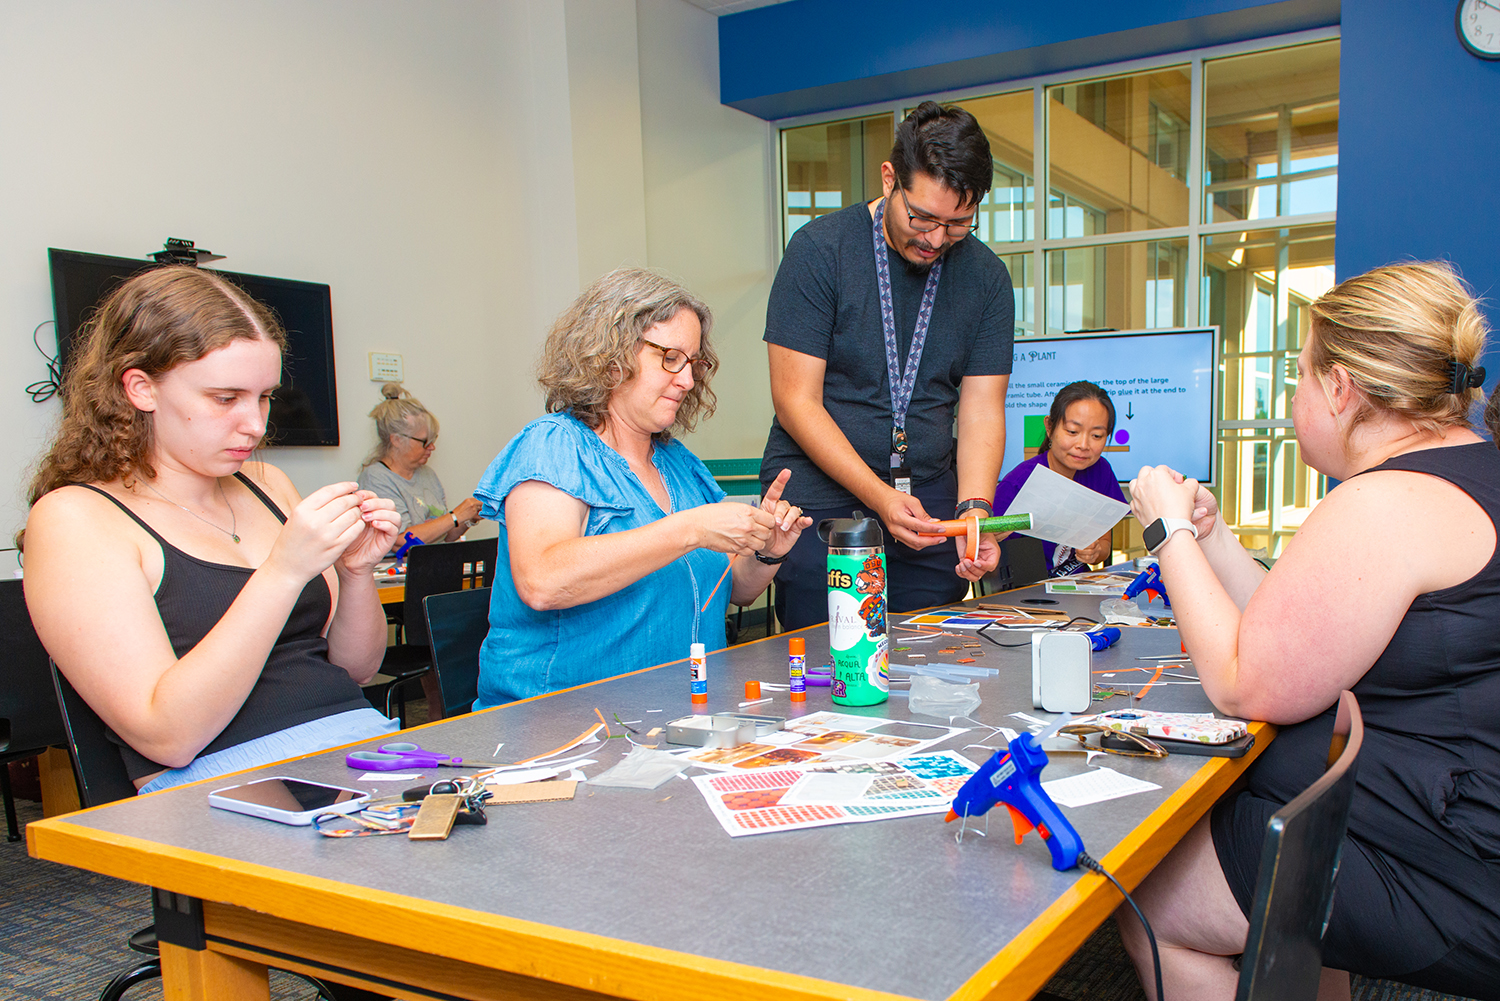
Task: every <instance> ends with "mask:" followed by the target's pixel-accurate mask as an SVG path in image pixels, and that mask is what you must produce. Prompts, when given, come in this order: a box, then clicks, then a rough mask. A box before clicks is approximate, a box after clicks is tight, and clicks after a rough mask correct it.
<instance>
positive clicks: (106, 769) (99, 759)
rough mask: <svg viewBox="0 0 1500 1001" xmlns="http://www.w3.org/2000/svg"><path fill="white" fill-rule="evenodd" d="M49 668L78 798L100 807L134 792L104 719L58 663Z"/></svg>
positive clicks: (84, 804)
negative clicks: (65, 735)
mask: <svg viewBox="0 0 1500 1001" xmlns="http://www.w3.org/2000/svg"><path fill="white" fill-rule="evenodd" d="M47 663H48V665H49V666H50V667H51V669H52V683H53V685H55V686H56V691H57V702H58V705H59V706H61V707H62V720H63V729H64V731H65V732H66V733H67V742H68V754H69V756H70V757H71V758H72V759H73V775H74V776H75V777H76V778H77V779H78V799H79V801H80V802H81V803H82V805H83V806H100V805H102V804H104V803H113V802H114V801H115V800H117V799H129V798H130V797H131V796H134V795H135V783H134V782H132V781H130V773H129V772H127V771H126V770H125V759H124V758H122V757H121V756H120V748H119V745H117V744H116V743H115V742H114V741H112V740H110V739H109V737H108V736H106V733H107V730H106V727H105V725H104V720H102V719H100V718H99V714H98V713H96V712H94V710H93V709H92V708H90V706H89V704H88V703H87V702H85V701H83V696H81V695H79V694H78V692H77V691H76V690H74V688H73V686H72V685H71V684H69V682H68V679H67V678H64V677H63V676H62V672H61V671H59V670H58V669H57V665H56V664H54V663H52V662H51V661H50V660H49V661H48V662H47Z"/></svg>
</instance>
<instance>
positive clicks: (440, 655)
mask: <svg viewBox="0 0 1500 1001" xmlns="http://www.w3.org/2000/svg"><path fill="white" fill-rule="evenodd" d="M423 605H424V606H425V607H426V610H427V632H428V635H429V636H430V637H431V643H432V670H433V673H435V674H436V675H437V681H438V689H439V690H440V691H441V692H442V693H443V718H444V719H447V718H448V717H449V716H461V715H463V714H464V713H466V712H469V711H470V710H472V709H473V708H474V700H475V699H476V698H478V696H479V648H480V647H481V646H482V645H483V644H484V638H485V636H486V635H488V634H489V631H490V589H489V588H487V587H476V588H470V589H469V590H467V591H453V592H450V593H448V594H430V595H428V596H427V598H426V600H425V601H424V602H423Z"/></svg>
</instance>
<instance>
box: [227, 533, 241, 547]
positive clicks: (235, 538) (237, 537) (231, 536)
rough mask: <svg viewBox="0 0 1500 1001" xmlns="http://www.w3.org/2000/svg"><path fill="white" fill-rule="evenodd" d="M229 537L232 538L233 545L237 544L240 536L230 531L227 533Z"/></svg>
mask: <svg viewBox="0 0 1500 1001" xmlns="http://www.w3.org/2000/svg"><path fill="white" fill-rule="evenodd" d="M229 537H230V538H231V539H233V540H234V544H235V545H239V544H240V537H239V536H238V535H235V534H234V533H233V532H230V533H229Z"/></svg>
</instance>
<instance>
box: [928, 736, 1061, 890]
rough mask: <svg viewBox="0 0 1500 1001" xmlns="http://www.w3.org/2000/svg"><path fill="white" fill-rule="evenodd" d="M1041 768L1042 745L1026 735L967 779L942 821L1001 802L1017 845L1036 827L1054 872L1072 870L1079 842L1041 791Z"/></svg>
mask: <svg viewBox="0 0 1500 1001" xmlns="http://www.w3.org/2000/svg"><path fill="white" fill-rule="evenodd" d="M1069 718H1070V717H1066V716H1065V717H1063V718H1061V719H1059V720H1058V721H1057V722H1056V723H1054V724H1053V725H1052V726H1051V727H1049V728H1048V730H1045V731H1043V732H1042V739H1046V738H1047V737H1049V736H1051V735H1052V732H1056V730H1057V729H1058V728H1059V727H1061V726H1062V725H1063V724H1064V723H1066V722H1067V721H1068V719H1069ZM1048 731H1051V732H1048ZM1045 767H1047V752H1046V751H1043V750H1042V746H1041V743H1040V742H1039V741H1038V739H1037V738H1036V737H1034V736H1032V735H1031V734H1029V733H1023V734H1021V735H1020V736H1019V737H1017V738H1016V739H1015V740H1013V741H1011V742H1010V747H1009V748H1007V749H1006V750H1004V751H996V752H995V754H994V756H993V757H991V758H990V760H988V761H986V762H985V763H984V766H983V767H981V768H980V769H979V771H977V772H975V773H974V774H973V775H972V776H970V777H969V781H967V782H965V783H964V785H963V788H962V789H960V790H959V791H958V796H956V797H955V798H954V800H953V808H952V809H950V810H949V811H948V816H947V818H945V819H947V820H956V819H958V818H959V817H978V816H980V815H981V814H984V813H988V812H989V810H990V808H991V807H993V806H994V805H995V804H996V803H1004V804H1005V807H1006V809H1008V810H1009V811H1010V822H1011V824H1012V826H1013V827H1014V828H1015V832H1016V844H1018V845H1019V844H1020V843H1021V838H1022V837H1024V836H1025V834H1026V832H1027V831H1029V830H1032V829H1033V828H1035V829H1036V832H1037V833H1038V834H1040V835H1041V836H1042V840H1043V841H1044V842H1045V843H1046V845H1047V849H1048V851H1050V852H1052V868H1054V869H1056V870H1058V871H1059V872H1062V871H1065V870H1068V869H1071V868H1073V867H1074V866H1075V865H1077V864H1078V856H1079V855H1080V854H1081V853H1082V852H1083V839H1082V838H1080V837H1079V836H1078V832H1077V831H1075V830H1073V825H1072V824H1070V823H1068V818H1066V817H1064V816H1063V815H1062V811H1060V810H1058V808H1057V804H1056V803H1054V802H1052V797H1051V796H1048V795H1047V793H1046V791H1045V790H1044V789H1042V784H1041V782H1040V781H1039V780H1038V776H1039V775H1041V772H1042V769H1043V768H1045Z"/></svg>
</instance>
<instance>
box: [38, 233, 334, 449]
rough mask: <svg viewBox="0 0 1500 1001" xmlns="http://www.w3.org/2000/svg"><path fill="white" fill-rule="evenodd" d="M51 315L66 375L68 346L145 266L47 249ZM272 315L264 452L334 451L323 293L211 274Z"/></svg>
mask: <svg viewBox="0 0 1500 1001" xmlns="http://www.w3.org/2000/svg"><path fill="white" fill-rule="evenodd" d="M47 260H48V263H49V265H50V266H51V271H52V309H53V312H54V314H55V316H56V319H57V361H58V365H59V367H60V368H61V369H62V370H63V371H67V365H68V354H69V350H70V348H71V347H72V343H73V338H74V336H75V335H76V334H77V333H78V328H79V327H81V326H82V325H83V323H84V321H86V320H87V319H88V318H89V316H90V315H91V314H92V313H93V311H94V307H95V306H97V305H98V304H99V303H100V302H101V301H103V299H104V297H105V296H107V295H108V294H109V293H110V292H112V291H114V289H115V287H116V286H118V285H119V284H120V283H121V282H123V281H124V280H125V279H127V278H129V277H130V276H132V275H135V274H138V273H140V272H142V271H146V270H148V269H150V268H155V267H160V266H161V265H159V264H157V263H156V262H155V261H152V260H134V259H132V258H128V257H105V256H103V255H101V254H82V253H79V252H77V251H73V250H55V249H48V251H47ZM214 273H215V274H218V275H222V276H223V277H224V278H227V279H228V280H229V281H231V282H234V284H236V285H238V286H239V287H240V288H242V289H244V290H245V291H246V292H247V293H249V294H250V295H251V296H252V297H253V298H255V299H258V300H259V301H260V302H263V303H265V304H266V305H267V306H269V307H270V308H271V310H272V311H273V312H275V314H276V316H277V318H278V319H280V321H281V325H282V326H283V327H284V328H286V337H287V351H286V358H285V360H284V361H283V363H282V371H281V388H280V389H278V390H277V391H276V397H275V399H273V400H272V401H271V414H270V418H269V424H270V432H269V434H268V436H267V439H268V440H267V442H266V443H267V444H268V445H272V446H275V445H337V444H338V443H339V405H338V393H337V391H336V389H335V386H334V378H333V375H334V373H333V309H332V303H331V299H330V295H329V288H328V286H327V285H319V284H316V283H314V282H301V281H293V280H291V279H288V278H267V277H266V276H264V275H247V274H240V273H239V272H235V271H219V270H217V269H215V272H214Z"/></svg>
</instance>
